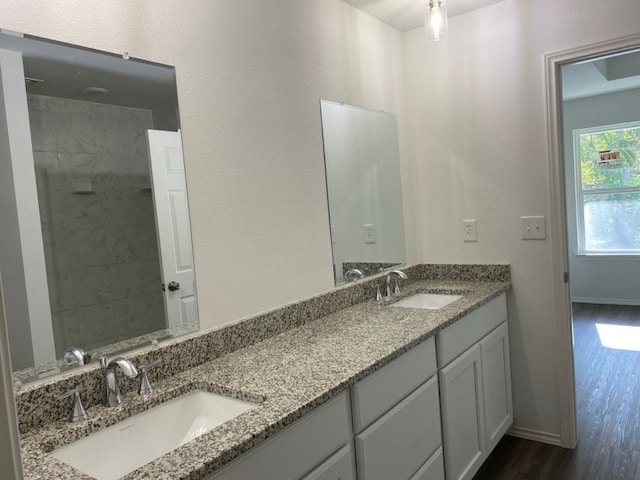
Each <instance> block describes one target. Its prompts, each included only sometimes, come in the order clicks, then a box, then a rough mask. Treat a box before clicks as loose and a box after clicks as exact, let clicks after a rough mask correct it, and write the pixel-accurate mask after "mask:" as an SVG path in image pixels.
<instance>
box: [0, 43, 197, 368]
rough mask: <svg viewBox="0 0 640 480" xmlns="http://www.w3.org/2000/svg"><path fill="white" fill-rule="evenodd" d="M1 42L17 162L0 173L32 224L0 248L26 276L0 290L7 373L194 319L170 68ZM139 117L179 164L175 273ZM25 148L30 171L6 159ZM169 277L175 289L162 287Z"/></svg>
mask: <svg viewBox="0 0 640 480" xmlns="http://www.w3.org/2000/svg"><path fill="white" fill-rule="evenodd" d="M0 49H1V52H2V56H1V57H0V62H2V65H1V67H2V70H3V81H6V79H7V78H10V79H11V81H12V83H10V84H8V83H7V84H3V90H2V91H1V93H2V94H3V101H4V106H5V108H10V109H11V112H13V115H12V116H11V117H8V118H10V122H13V123H9V126H10V127H11V128H9V129H8V130H10V132H15V133H11V134H15V135H17V140H16V139H14V143H13V144H12V145H19V146H20V150H18V149H16V148H13V149H12V150H11V152H10V157H9V162H10V164H11V165H14V170H13V171H14V172H15V171H18V170H20V171H19V172H18V173H19V174H15V175H13V174H12V175H5V176H4V178H0V186H2V188H3V189H5V191H11V192H15V198H14V203H13V204H12V206H10V209H13V210H10V209H9V210H7V211H8V212H10V211H13V212H14V213H13V215H14V216H15V217H17V218H18V219H19V222H20V224H21V225H22V226H25V225H27V226H28V231H29V232H31V234H30V235H20V234H19V232H20V229H18V228H17V227H16V228H14V227H13V226H12V227H10V229H7V231H6V234H7V236H8V237H7V238H8V241H7V242H4V241H3V245H2V246H1V247H0V248H2V250H0V254H1V255H0V267H2V268H3V274H6V275H7V276H8V277H15V278H20V277H21V276H22V278H26V275H27V272H28V275H30V278H31V281H30V282H29V283H27V282H26V281H23V282H14V284H13V285H12V288H13V291H12V292H13V294H12V295H10V296H9V299H8V302H7V303H8V305H7V307H8V311H9V310H10V311H11V315H10V316H9V322H8V323H9V325H8V329H9V337H10V343H11V352H12V363H13V367H14V368H15V369H16V370H19V372H16V373H15V375H16V378H18V379H20V380H24V379H27V378H28V379H31V378H34V376H39V375H45V374H49V373H51V372H54V373H55V371H57V370H59V369H60V368H62V367H64V362H63V360H62V358H63V355H64V353H65V352H66V351H68V350H69V349H70V348H71V347H76V348H78V349H82V350H83V351H85V352H87V353H88V354H94V355H93V357H94V358H95V357H96V356H97V354H110V353H111V352H114V351H126V350H128V349H131V348H136V347H137V346H139V345H141V344H143V343H148V342H151V341H154V340H157V339H162V338H166V337H170V336H174V335H179V334H182V333H187V332H190V331H194V330H197V328H198V320H197V308H196V302H195V280H194V278H193V265H192V252H191V236H190V230H189V227H190V225H189V218H188V204H187V198H186V186H185V185H184V182H185V176H184V168H183V162H182V146H181V140H180V133H179V130H180V120H179V112H178V103H177V90H176V78H175V69H174V68H173V67H170V66H166V65H159V64H153V63H150V62H146V61H139V60H136V59H131V58H128V56H127V57H126V58H125V57H123V56H121V55H114V54H109V53H104V52H98V51H92V50H88V49H85V48H80V47H76V46H72V45H66V44H61V43H58V42H52V41H49V40H43V39H39V38H35V37H30V36H28V35H21V34H10V33H7V32H4V31H3V32H0ZM7 85H10V86H11V88H13V90H8V88H9V87H8V86H7ZM5 87H6V88H5ZM27 129H28V130H27ZM151 130H153V131H163V132H164V133H170V134H171V135H172V142H174V143H176V144H177V145H179V147H178V148H177V149H176V147H175V146H171V147H170V150H171V149H172V150H171V154H170V156H169V157H167V159H166V160H167V162H168V163H167V165H169V166H171V165H177V164H178V163H179V164H180V166H181V171H180V179H181V181H182V184H183V186H182V188H181V192H180V195H179V196H176V198H178V197H179V198H178V200H177V202H178V203H179V206H181V208H182V209H181V210H180V212H181V213H180V217H179V219H178V220H177V221H176V222H177V223H176V224H175V225H174V231H173V233H172V235H173V236H174V237H176V238H177V237H179V238H180V240H181V241H180V250H179V252H178V253H179V265H178V266H179V267H184V266H186V265H188V266H189V268H190V273H189V276H188V280H185V279H184V278H180V279H178V278H177V277H176V275H177V274H178V272H177V270H175V267H174V272H173V274H171V275H167V276H166V275H165V272H164V270H167V268H165V266H163V264H162V263H161V261H160V256H161V255H160V252H161V251H162V250H163V249H162V248H161V247H162V243H163V242H162V238H159V229H158V228H157V223H156V222H157V218H156V214H157V213H158V210H157V209H156V205H155V202H154V195H153V194H154V190H156V189H155V188H154V187H153V180H152V175H151V170H150V156H149V155H150V154H149V146H148V144H147V132H148V131H151ZM161 133H162V132H161ZM29 134H30V142H28V143H27V142H25V141H24V140H27V139H29V137H28V135H29ZM23 139H24V140H23ZM18 141H22V143H19V142H18ZM29 143H30V145H29ZM14 151H15V152H16V153H14ZM167 151H169V150H167ZM31 157H32V158H33V164H32V166H33V168H32V169H31V170H30V168H29V167H26V168H25V167H20V168H18V169H16V167H15V166H17V165H18V164H19V162H23V165H24V161H25V159H28V160H30V159H31ZM178 160H179V162H178ZM29 163H30V162H29ZM165 173H166V172H165ZM158 174H159V175H160V172H158ZM178 203H176V204H175V205H173V206H174V207H175V206H176V205H178ZM170 208H172V207H171V206H170V207H169V209H170ZM26 212H33V213H35V214H29V215H27V214H26ZM36 212H39V218H38V213H36ZM166 212H167V207H166V206H165V207H163V208H162V209H161V211H160V213H161V214H163V215H164V214H166ZM165 216H166V215H165ZM181 229H186V231H182V230H181ZM40 234H41V236H40ZM9 237H10V238H9ZM165 239H166V236H165ZM170 243H172V244H175V242H170ZM170 248H172V247H171V246H168V247H167V248H165V249H164V250H165V251H168V250H169V249H170ZM11 258H19V259H22V262H11V261H8V260H7V259H11ZM12 269H13V270H12ZM12 274H13V275H12ZM178 281H180V283H181V287H182V288H180V292H179V294H178V293H176V291H175V289H163V288H162V287H163V284H164V283H165V282H166V283H167V284H171V282H176V283H177V282H178ZM27 284H28V285H29V291H28V292H21V291H20V287H19V285H23V287H22V288H23V289H24V285H27ZM36 285H37V286H36ZM176 298H177V299H178V303H177V304H178V305H179V309H177V310H176V308H173V311H177V313H178V315H177V316H176V318H167V309H166V308H165V305H167V304H168V303H172V304H173V303H175V302H170V300H172V301H173V300H175V299H176ZM9 303H10V305H9ZM34 306H36V308H34ZM36 311H37V312H39V313H38V314H37V315H35V314H32V313H31V312H36ZM87 358H89V356H87ZM56 359H57V360H56Z"/></svg>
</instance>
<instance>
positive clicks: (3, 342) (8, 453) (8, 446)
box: [0, 279, 22, 480]
mask: <svg viewBox="0 0 640 480" xmlns="http://www.w3.org/2000/svg"><path fill="white" fill-rule="evenodd" d="M0 435H1V436H2V438H3V439H4V441H3V445H2V448H0V471H2V472H4V473H7V474H9V475H10V477H11V478H15V479H16V480H20V479H22V461H21V455H20V440H19V435H18V417H17V413H16V404H15V394H14V391H13V373H12V368H11V355H10V353H9V336H8V333H7V322H6V314H5V309H4V295H3V293H2V279H0ZM11 474H13V476H11Z"/></svg>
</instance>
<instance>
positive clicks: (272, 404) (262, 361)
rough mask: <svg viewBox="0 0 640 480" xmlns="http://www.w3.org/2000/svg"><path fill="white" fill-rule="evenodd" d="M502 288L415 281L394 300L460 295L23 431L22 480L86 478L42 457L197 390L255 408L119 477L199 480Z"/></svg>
mask: <svg viewBox="0 0 640 480" xmlns="http://www.w3.org/2000/svg"><path fill="white" fill-rule="evenodd" d="M510 287H511V284H510V283H509V282H463V281H452V280H422V281H418V282H415V283H413V284H411V285H409V286H407V287H406V289H405V291H403V292H402V295H401V296H402V297H405V296H408V295H410V294H412V293H415V292H417V291H420V290H423V289H436V290H435V291H433V293H456V292H458V291H463V292H464V297H463V298H462V299H460V300H457V301H455V302H453V303H452V304H450V305H448V306H446V307H444V308H442V309H440V310H418V309H405V308H391V307H389V306H388V305H382V304H380V303H376V302H374V301H367V302H363V303H360V304H358V305H355V306H353V307H350V308H346V309H344V310H340V311H338V312H336V313H333V314H331V315H327V316H326V317H322V318H320V319H318V320H315V321H312V322H309V323H307V324H304V325H302V326H300V327H297V328H294V329H292V330H288V331H286V332H284V333H281V334H279V335H276V336H273V337H271V338H268V339H266V340H264V341H261V342H259V343H256V344H254V345H251V346H249V347H246V348H242V349H240V350H236V351H234V352H232V353H229V354H227V355H224V356H222V357H220V358H217V359H215V360H213V361H210V362H208V363H204V364H202V365H200V366H197V367H195V368H192V369H190V370H187V371H185V372H182V373H179V374H177V375H174V376H173V377H170V378H167V379H164V380H162V381H159V382H157V383H156V385H155V388H156V391H155V393H153V394H152V395H150V396H148V397H140V396H138V395H136V394H133V393H129V394H126V395H124V398H123V400H124V402H123V405H121V406H119V407H116V408H106V407H103V406H96V407H92V408H90V409H88V413H89V416H90V419H89V420H88V421H87V422H82V423H80V424H72V423H70V422H55V423H52V424H50V425H47V426H45V427H43V428H40V429H37V430H33V431H30V432H28V433H26V434H24V435H23V436H22V439H21V445H22V457H23V465H24V475H25V478H26V479H48V478H57V479H59V480H65V479H89V478H91V477H88V476H86V475H82V474H81V473H80V472H78V471H77V470H74V469H73V468H71V467H69V466H67V465H66V464H63V463H62V462H60V461H58V460H56V459H54V458H53V457H52V456H51V455H48V453H49V452H51V451H52V450H54V449H56V448H58V447H60V446H62V445H65V444H68V443H71V442H72V441H73V440H75V439H77V438H80V437H82V436H84V435H86V434H87V433H89V432H92V431H96V430H99V429H101V428H104V427H106V426H109V425H112V424H114V423H116V422H117V421H120V420H122V419H124V418H126V417H128V416H130V415H131V414H134V413H137V412H139V411H143V410H145V409H147V408H149V407H150V406H153V405H157V404H159V403H162V402H163V401H166V400H168V399H170V398H173V397H176V396H178V395H181V394H183V393H186V392H188V391H190V390H194V389H205V390H209V391H212V392H217V393H223V394H227V395H231V396H236V397H239V398H243V399H247V400H250V401H253V402H256V403H259V406H258V407H257V408H255V409H254V410H251V411H249V412H246V413H244V414H242V415H240V416H238V417H236V418H234V419H232V420H230V421H229V422H226V423H224V424H222V425H220V426H219V427H217V428H215V429H213V430H211V431H210V432H208V433H207V434H205V435H202V436H201V437H198V438H197V439H195V440H193V441H191V442H189V443H187V444H185V445H183V446H182V447H179V448H178V449H176V450H174V451H172V452H170V453H168V454H166V455H164V456H162V457H160V458H158V459H156V460H154V461H153V462H151V463H149V464H147V465H145V466H143V467H141V468H139V469H138V470H136V471H134V472H132V473H130V474H128V475H126V476H125V477H123V478H125V479H127V480H134V479H171V480H174V479H189V480H197V479H202V478H205V477H206V476H207V475H209V474H211V473H212V472H214V471H216V470H218V469H219V468H220V467H222V466H223V465H225V464H227V463H228V462H230V461H231V460H233V459H234V458H236V457H237V456H239V455H240V454H242V453H244V452H245V451H247V450H249V449H250V448H252V447H254V446H256V445H258V444H260V443H261V442H263V441H264V440H265V439H267V438H269V437H271V436H273V435H274V434H276V433H277V432H279V431H280V430H282V429H283V428H284V427H286V426H287V425H289V424H291V423H293V422H294V421H295V420H297V419H298V418H300V417H302V416H303V415H305V414H306V413H308V412H310V411H311V410H313V409H314V408H316V407H318V406H319V405H321V404H323V403H324V402H326V401H328V400H329V399H331V398H332V397H334V396H336V395H337V394H339V393H340V392H342V391H344V390H346V389H348V388H349V387H350V386H352V385H353V384H354V383H355V382H356V381H358V380H360V379H362V378H364V377H366V376H367V375H369V374H371V373H372V372H374V371H375V370H377V369H379V368H380V367H382V366H384V365H386V364H387V363H389V362H390V361H392V360H393V359H394V358H396V357H398V356H400V355H401V354H402V353H404V352H405V351H407V350H409V349H410V348H412V347H413V346H415V345H416V344H418V343H420V342H422V341H424V340H425V339H427V338H429V337H431V336H433V335H434V334H435V333H436V332H437V331H438V330H440V329H442V328H444V327H445V326H447V325H449V324H451V323H453V322H454V321H455V320H457V319H459V318H461V317H462V316H464V315H466V314H467V313H469V312H470V311H471V310H473V309H475V308H477V307H479V306H480V305H482V304H484V303H486V302H487V301H489V300H490V299H492V298H494V297H496V296H498V295H499V294H501V293H503V292H506V291H507V290H508V289H509V288H510ZM439 290H441V291H439Z"/></svg>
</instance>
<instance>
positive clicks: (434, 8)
mask: <svg viewBox="0 0 640 480" xmlns="http://www.w3.org/2000/svg"><path fill="white" fill-rule="evenodd" d="M428 2H429V3H428V4H427V9H426V11H425V15H424V29H425V32H426V34H427V38H428V39H429V40H435V41H436V42H437V41H438V40H440V39H441V38H442V37H443V36H445V35H446V34H447V31H448V22H447V3H446V0H428Z"/></svg>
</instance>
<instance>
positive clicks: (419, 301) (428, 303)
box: [389, 293, 462, 310]
mask: <svg viewBox="0 0 640 480" xmlns="http://www.w3.org/2000/svg"><path fill="white" fill-rule="evenodd" d="M461 298H462V295H445V294H441V293H416V294H415V295H411V296H410V297H407V298H403V299H402V300H399V301H397V302H395V303H392V304H391V305H389V306H390V307H398V308H422V309H425V310H438V309H440V308H442V307H446V306H447V305H449V304H450V303H453V302H455V301H456V300H459V299H461Z"/></svg>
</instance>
